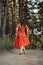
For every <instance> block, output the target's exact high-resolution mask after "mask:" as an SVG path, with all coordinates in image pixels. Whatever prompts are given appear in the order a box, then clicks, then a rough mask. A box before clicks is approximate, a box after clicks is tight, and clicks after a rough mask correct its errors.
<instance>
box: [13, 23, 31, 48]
mask: <svg viewBox="0 0 43 65" xmlns="http://www.w3.org/2000/svg"><path fill="white" fill-rule="evenodd" d="M17 27H18V33H17V35H16V37H15V39H14V43H13V45H14V46H16V47H17V48H21V47H22V46H27V45H30V41H29V39H28V36H27V35H26V33H25V31H23V30H22V27H21V24H18V25H17ZM24 29H25V30H27V29H28V26H27V25H25V27H24Z"/></svg>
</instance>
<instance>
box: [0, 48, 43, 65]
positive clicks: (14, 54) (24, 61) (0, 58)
mask: <svg viewBox="0 0 43 65" xmlns="http://www.w3.org/2000/svg"><path fill="white" fill-rule="evenodd" d="M0 65H43V51H42V50H32V49H30V50H26V54H25V55H24V54H23V55H19V49H13V50H10V51H4V52H3V53H1V54H0Z"/></svg>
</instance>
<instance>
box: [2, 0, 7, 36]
mask: <svg viewBox="0 0 43 65" xmlns="http://www.w3.org/2000/svg"><path fill="white" fill-rule="evenodd" d="M6 17H7V1H6V7H5V15H4V20H3V28H2V32H3V36H5V31H6Z"/></svg>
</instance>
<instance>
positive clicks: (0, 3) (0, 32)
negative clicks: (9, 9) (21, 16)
mask: <svg viewBox="0 0 43 65" xmlns="http://www.w3.org/2000/svg"><path fill="white" fill-rule="evenodd" d="M1 10H2V2H0V36H2V28H1V15H2V11H1Z"/></svg>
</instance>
